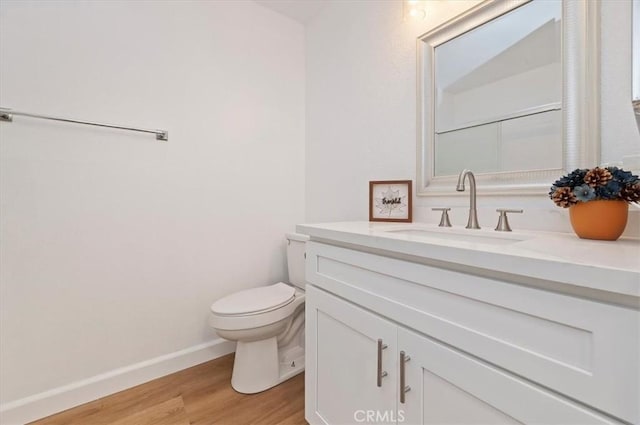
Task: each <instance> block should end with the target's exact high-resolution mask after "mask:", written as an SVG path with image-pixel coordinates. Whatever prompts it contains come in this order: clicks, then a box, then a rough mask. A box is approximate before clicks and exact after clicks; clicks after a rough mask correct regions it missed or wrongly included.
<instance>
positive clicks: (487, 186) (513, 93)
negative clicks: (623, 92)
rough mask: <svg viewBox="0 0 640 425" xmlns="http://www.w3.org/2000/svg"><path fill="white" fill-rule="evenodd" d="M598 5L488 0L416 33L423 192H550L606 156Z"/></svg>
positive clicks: (420, 192)
mask: <svg viewBox="0 0 640 425" xmlns="http://www.w3.org/2000/svg"><path fill="white" fill-rule="evenodd" d="M596 9H597V4H595V2H590V1H562V0H531V1H508V0H490V1H486V2H483V3H481V4H480V5H478V6H477V7H475V8H473V9H471V10H469V11H468V12H466V13H464V14H462V15H460V16H458V17H456V18H454V19H453V20H451V21H449V22H447V23H445V24H443V25H441V26H440V27H438V28H435V29H434V30H432V31H430V32H428V33H427V34H425V35H423V36H421V37H420V38H419V39H418V52H419V55H418V64H419V66H418V81H419V84H418V87H419V89H418V124H419V125H418V128H419V132H418V133H419V134H418V185H417V192H418V195H454V194H455V180H456V178H457V175H458V173H459V172H460V171H461V170H462V169H465V168H467V169H471V170H472V171H474V173H475V174H476V179H477V180H478V183H479V185H478V188H479V191H481V192H482V193H487V194H488V193H496V194H518V193H520V194H546V193H547V191H548V187H549V184H550V182H552V181H553V180H554V179H555V178H557V177H558V176H559V175H560V174H561V173H562V172H564V171H566V170H570V169H573V168H576V167H583V166H584V167H586V166H593V165H594V164H597V163H598V157H599V144H598V139H599V130H598V128H599V127H598V125H599V108H598V105H599V96H598V92H599V78H598V65H599V64H598V55H599V50H598V37H599V36H598V34H599V33H598V24H599V22H598V15H597V10H596Z"/></svg>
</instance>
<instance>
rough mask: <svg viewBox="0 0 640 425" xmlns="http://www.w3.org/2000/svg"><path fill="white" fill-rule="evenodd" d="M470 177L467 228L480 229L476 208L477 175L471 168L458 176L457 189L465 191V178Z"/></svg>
mask: <svg viewBox="0 0 640 425" xmlns="http://www.w3.org/2000/svg"><path fill="white" fill-rule="evenodd" d="M467 177H468V178H469V221H467V229H479V228H480V224H478V210H477V209H476V177H475V176H474V175H473V173H472V172H471V170H467V169H464V170H462V171H461V172H460V175H459V176H458V185H457V186H456V190H457V191H458V192H464V179H465V178H467Z"/></svg>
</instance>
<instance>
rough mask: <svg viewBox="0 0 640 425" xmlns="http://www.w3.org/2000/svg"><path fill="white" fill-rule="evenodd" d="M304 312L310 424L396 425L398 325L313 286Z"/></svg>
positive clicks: (306, 391) (308, 419)
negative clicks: (356, 424) (390, 424)
mask: <svg viewBox="0 0 640 425" xmlns="http://www.w3.org/2000/svg"><path fill="white" fill-rule="evenodd" d="M305 309H306V313H305V314H306V330H305V334H306V371H305V387H306V388H305V417H306V419H307V421H309V423H311V424H355V423H360V422H366V421H367V418H369V419H374V421H375V422H376V423H379V424H380V423H396V420H397V418H396V394H397V393H396V391H397V385H396V382H395V381H396V377H397V372H396V370H397V358H396V357H397V356H396V339H397V326H396V325H394V324H392V323H391V322H388V321H387V320H384V319H382V318H380V317H379V316H377V315H375V314H372V313H370V312H368V311H366V310H364V309H362V308H359V307H356V306H355V305H353V304H351V303H348V302H346V301H344V300H342V299H340V298H338V297H335V296H333V295H330V294H328V293H326V292H324V291H322V290H320V289H316V288H314V287H313V286H309V285H307V293H306V306H305ZM378 340H382V343H381V344H382V347H384V346H386V348H384V349H380V350H379V348H378V345H379V343H378ZM378 359H380V360H378ZM379 362H380V363H379ZM378 364H380V372H382V374H384V372H386V376H384V377H382V378H381V379H380V382H378V381H379V380H378V375H379V371H378ZM367 415H368V416H367ZM369 422H373V421H369Z"/></svg>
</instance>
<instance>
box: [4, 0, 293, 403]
mask: <svg viewBox="0 0 640 425" xmlns="http://www.w3.org/2000/svg"><path fill="white" fill-rule="evenodd" d="M304 66H305V63H304V29H303V27H302V26H301V25H299V24H297V23H295V22H294V21H291V20H289V19H287V18H285V17H282V16H280V15H278V14H276V13H275V12H272V11H270V10H268V9H265V8H263V7H262V6H259V5H257V4H255V3H253V2H249V1H208V2H202V1H192V2H188V1H156V2H125V1H110V2H93V1H46V2H45V1H34V2H23V1H20V2H18V1H6V0H2V3H0V94H1V97H0V105H2V106H3V107H12V108H14V109H16V110H24V111H32V112H42V113H48V114H53V115H59V116H67V117H72V118H85V119H89V120H96V121H105V122H113V123H122V124H132V125H137V126H143V127H152V128H162V129H167V130H169V141H168V142H166V143H161V142H157V141H156V140H155V139H154V137H153V136H152V135H144V134H135V133H130V132H122V131H115V130H108V129H99V128H90V127H85V126H77V125H72V124H56V123H51V122H46V121H41V120H33V119H27V118H21V117H16V118H15V120H14V122H13V123H11V124H7V123H2V124H0V138H1V140H0V149H1V151H0V156H1V161H2V162H1V164H0V165H1V174H0V183H1V186H0V191H1V194H2V197H1V205H0V207H1V209H0V217H1V222H0V225H1V232H2V233H1V241H2V244H1V246H0V248H1V252H0V254H1V256H0V265H1V269H0V270H1V275H0V278H1V279H0V283H1V284H0V290H1V292H0V315H1V316H0V319H1V320H0V323H1V328H0V337H1V339H0V356H1V357H0V360H1V361H0V375H1V376H2V379H1V380H0V383H1V387H0V394H1V403H3V406H4V407H5V408H6V407H7V406H9V407H10V406H12V405H16V403H14V402H16V401H18V403H17V405H19V404H20V400H22V401H24V400H25V399H24V398H25V397H31V396H34V395H35V396H36V399H37V398H38V397H39V396H38V394H39V393H41V392H43V391H48V390H53V391H54V392H55V391H56V389H60V388H61V386H65V385H67V384H72V383H74V382H76V383H77V382H78V381H80V380H83V379H86V378H90V377H93V376H95V375H98V374H104V373H111V372H113V371H114V370H117V368H121V367H129V366H131V365H136V364H138V362H144V361H148V360H149V359H153V358H156V357H157V356H161V355H167V354H170V353H174V352H176V351H179V350H183V349H187V351H188V350H189V349H190V347H196V348H198V347H202V346H201V345H200V344H205V346H207V347H208V345H207V343H209V342H211V341H212V340H215V339H216V335H215V334H214V333H213V331H212V330H211V329H210V328H209V326H208V324H207V317H208V309H209V306H210V304H211V303H212V302H213V301H214V300H216V299H217V298H219V297H221V296H223V295H225V294H228V293H230V292H232V291H236V290H239V289H242V288H248V287H254V286H261V285H266V284H269V283H273V282H276V281H278V280H283V279H286V266H285V264H286V263H285V259H284V256H285V243H284V233H285V232H287V231H292V230H294V225H295V224H296V223H298V222H301V221H303V219H304V197H303V196H304V195H303V191H304V136H305V134H304V90H305V87H304ZM209 345H211V344H209ZM205 348H206V347H205ZM211 355H213V354H211ZM205 357H206V356H205ZM185 367H186V366H185ZM74 385H75V384H74ZM27 401H28V400H27ZM12 403H13V404H12Z"/></svg>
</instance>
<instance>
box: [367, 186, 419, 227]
mask: <svg viewBox="0 0 640 425" xmlns="http://www.w3.org/2000/svg"><path fill="white" fill-rule="evenodd" d="M411 184H412V181H411V180H379V181H370V182H369V221H391V222H396V223H411V212H412V208H413V205H412V198H411V195H412V186H411Z"/></svg>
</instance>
